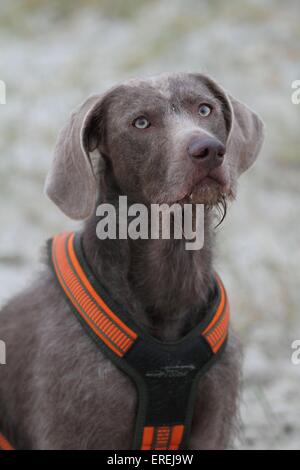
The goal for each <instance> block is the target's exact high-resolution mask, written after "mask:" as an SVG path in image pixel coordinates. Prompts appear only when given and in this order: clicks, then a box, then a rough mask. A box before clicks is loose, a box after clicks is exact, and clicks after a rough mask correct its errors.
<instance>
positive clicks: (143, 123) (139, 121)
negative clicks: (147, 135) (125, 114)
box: [132, 116, 151, 129]
mask: <svg viewBox="0 0 300 470" xmlns="http://www.w3.org/2000/svg"><path fill="white" fill-rule="evenodd" d="M132 125H133V126H134V127H136V128H137V129H147V127H150V126H151V124H150V122H149V121H148V119H147V118H145V116H139V117H138V118H136V119H135V120H134V121H133V123H132Z"/></svg>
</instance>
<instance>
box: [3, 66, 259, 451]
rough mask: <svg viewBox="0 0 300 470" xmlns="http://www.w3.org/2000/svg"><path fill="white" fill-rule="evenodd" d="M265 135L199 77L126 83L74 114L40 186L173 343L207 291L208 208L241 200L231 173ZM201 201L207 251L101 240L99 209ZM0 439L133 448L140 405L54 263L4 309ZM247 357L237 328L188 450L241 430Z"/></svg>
mask: <svg viewBox="0 0 300 470" xmlns="http://www.w3.org/2000/svg"><path fill="white" fill-rule="evenodd" d="M262 140H263V125H262V122H261V120H260V119H259V118H258V116H257V115H256V114H255V113H254V112H253V111H251V110H250V109H249V108H248V107H246V106H245V105H244V104H242V103H241V102H239V101H237V100H236V99H234V98H232V97H231V96H229V95H228V94H227V93H225V92H224V90H223V89H222V88H221V87H220V86H219V85H217V84H216V83H215V81H213V80H212V79H210V78H208V77H206V76H204V75H201V74H185V73H180V74H164V75H161V76H158V77H155V78H150V79H145V80H144V79H141V80H130V81H128V82H126V83H122V84H120V85H118V86H115V87H114V88H112V89H110V90H109V91H108V92H106V93H104V94H103V95H96V96H92V97H90V98H88V99H87V101H85V102H84V103H83V105H82V106H81V107H80V108H79V109H78V110H77V111H76V112H74V113H73V114H72V116H71V118H70V120H69V122H68V123H67V125H66V127H65V128H64V129H63V130H62V132H61V134H60V136H59V139H58V143H57V146H56V150H55V156H54V161H53V165H52V168H51V170H50V172H49V175H48V178H47V182H46V192H47V194H48V195H49V197H50V198H51V199H52V200H53V201H54V202H55V203H56V204H57V205H58V206H59V207H60V209H61V210H62V211H63V212H64V213H65V214H67V215H68V216H70V217H72V218H73V219H87V221H86V222H85V225H84V228H83V231H82V240H83V249H84V253H85V256H86V259H87V260H88V262H89V264H90V266H91V267H92V269H93V272H94V274H95V276H96V277H97V278H99V279H100V280H101V283H102V285H103V286H104V287H105V288H106V289H107V290H108V291H109V292H110V293H111V295H112V296H113V298H114V299H115V301H116V302H118V303H119V304H120V305H122V306H124V308H126V309H127V311H129V312H130V313H131V315H132V317H133V318H134V320H135V322H136V323H138V324H139V325H141V326H142V327H143V328H144V329H146V330H148V332H149V333H150V334H151V335H153V336H154V337H156V338H158V339H160V340H163V341H173V340H177V339H179V338H181V337H183V336H184V335H185V334H186V333H187V332H188V331H189V330H190V329H191V328H193V327H194V326H195V325H197V323H198V322H199V321H200V320H201V318H202V316H203V312H204V311H205V307H206V305H207V303H208V301H209V300H208V299H209V296H210V294H211V290H212V273H213V246H214V226H215V221H214V218H213V210H212V209H213V208H214V207H216V206H220V205H221V206H224V205H225V204H226V201H227V200H231V199H233V198H235V195H236V187H237V179H238V177H239V175H240V174H241V173H243V172H244V171H245V170H247V169H248V168H249V167H250V165H251V164H252V163H253V162H254V160H255V159H256V157H257V155H258V153H259V150H260V148H261V144H262ZM120 195H126V196H127V197H128V204H131V203H135V202H139V203H143V204H146V205H149V204H151V203H168V204H171V203H174V202H180V203H182V202H184V201H188V200H189V201H190V200H192V201H193V202H194V203H202V204H205V207H206V210H205V244H204V247H203V249H202V250H199V251H187V250H186V249H185V244H184V242H185V241H184V240H174V239H171V240H161V239H160V240H151V239H149V240H141V239H139V240H132V239H127V240H120V239H115V240H103V241H100V240H99V239H98V238H97V236H96V224H97V218H96V217H95V206H96V205H98V204H100V203H103V202H109V203H111V204H115V206H116V207H117V202H118V197H119V196H120ZM0 315H1V317H0V318H1V321H0V338H1V339H2V340H4V341H5V343H6V347H7V365H5V366H0V431H1V432H2V433H3V434H4V435H5V436H6V437H7V438H8V440H9V441H11V443H12V444H13V446H14V447H15V448H17V449H130V448H131V442H132V434H133V429H134V418H135V412H136V407H137V394H136V390H135V387H134V385H133V383H132V382H131V380H130V379H129V378H128V377H127V376H126V375H125V374H124V373H123V372H121V371H120V370H119V369H118V368H117V367H116V366H115V365H114V364H113V363H112V362H111V361H110V360H109V359H108V358H107V357H106V356H104V355H103V354H102V352H101V351H99V349H98V348H97V347H96V346H95V344H94V343H93V342H92V341H91V339H90V338H89V337H88V335H87V334H85V333H84V332H83V330H82V327H81V325H80V324H79V322H78V321H77V320H76V319H75V317H74V315H73V314H72V313H71V311H70V306H69V305H68V303H67V302H66V299H65V298H64V297H63V295H62V293H61V290H60V288H59V286H58V285H57V283H56V280H55V279H54V275H53V272H52V271H51V269H50V267H49V266H48V265H46V267H45V268H44V270H43V272H42V273H41V275H40V276H39V278H38V279H37V280H36V282H35V283H34V284H33V285H32V286H31V287H29V288H28V289H27V290H26V291H23V292H22V293H21V294H19V295H18V296H16V297H15V298H14V299H12V300H11V301H10V302H9V303H8V304H7V305H6V306H5V307H4V308H3V309H2V311H1V314H0ZM240 357H241V351H240V347H239V342H238V340H237V339H236V336H235V335H234V333H233V332H232V330H230V332H229V338H228V344H227V348H226V350H225V352H224V354H223V355H222V357H221V359H220V360H219V361H218V362H217V363H216V364H215V365H214V366H213V367H212V368H211V369H210V370H209V371H208V372H207V374H205V375H204V376H203V378H202V379H201V380H200V382H199V387H198V395H197V401H196V407H195V411H194V416H193V422H192V428H191V436H190V441H189V447H190V448H191V449H222V448H228V447H229V446H231V445H232V439H233V436H234V434H235V430H236V428H237V426H236V424H237V419H236V417H237V402H238V392H239V376H240Z"/></svg>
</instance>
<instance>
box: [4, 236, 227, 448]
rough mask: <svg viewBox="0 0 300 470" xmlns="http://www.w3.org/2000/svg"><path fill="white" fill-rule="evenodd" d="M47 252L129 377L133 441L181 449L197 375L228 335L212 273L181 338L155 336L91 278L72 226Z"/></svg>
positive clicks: (71, 297)
mask: <svg viewBox="0 0 300 470" xmlns="http://www.w3.org/2000/svg"><path fill="white" fill-rule="evenodd" d="M49 252H50V259H51V264H52V267H53V270H54V273H55V276H56V279H57V281H58V283H59V285H60V287H61V289H62V291H63V292H64V295H65V296H66V298H67V300H68V302H69V304H70V306H71V309H72V311H73V313H74V314H75V316H76V317H77V319H78V320H79V321H80V322H81V324H82V326H83V327H84V329H85V330H86V331H87V333H88V334H89V335H90V336H91V337H92V339H93V340H94V341H95V343H96V344H97V346H98V347H99V349H100V350H101V351H102V352H103V353H104V354H105V355H106V356H108V357H109V358H110V359H111V361H112V362H113V363H114V364H115V365H116V366H117V367H118V368H119V369H121V370H122V371H123V372H124V373H125V374H127V375H129V377H130V378H131V379H132V380H133V382H134V383H135V385H136V388H137V392H138V407H137V411H136V419H135V431H134V438H133V444H132V447H133V449H141V450H177V449H186V448H187V447H188V439H189V434H190V428H191V422H192V418H193V410H194V405H195V399H196V392H197V385H198V382H199V379H200V377H201V376H202V375H203V374H204V373H205V372H206V371H207V370H208V369H209V368H210V367H211V366H212V365H213V364H214V362H215V361H216V360H218V358H219V357H220V355H221V353H222V352H223V351H224V349H225V346H226V340H227V336H228V324H229V304H228V300H227V295H226V291H225V289H224V286H223V284H222V282H221V280H220V278H219V277H218V276H217V275H215V278H214V284H215V286H214V293H213V296H212V299H211V302H210V303H209V306H208V307H207V310H206V314H205V316H204V319H203V321H201V323H200V324H198V325H197V326H196V327H195V328H193V329H192V330H191V331H190V332H189V333H188V334H187V335H186V336H185V337H184V338H182V339H180V340H178V341H173V342H162V341H159V340H157V339H156V338H154V337H152V336H151V335H150V334H149V333H147V332H146V331H145V330H144V329H142V328H141V327H140V326H139V325H138V324H136V323H135V322H134V320H133V319H132V317H131V316H130V314H129V312H126V311H125V310H124V309H123V308H122V307H121V306H120V305H118V304H117V303H116V302H115V301H114V300H113V299H112V297H111V296H110V295H109V294H108V293H107V291H106V290H105V289H104V287H103V286H102V285H101V284H100V283H99V282H98V280H97V279H96V278H95V276H94V275H93V273H92V271H91V269H90V267H89V266H88V264H87V261H86V259H85V257H84V253H83V250H82V245H81V236H80V234H75V233H74V232H65V233H62V234H60V235H57V236H55V237H54V238H53V239H52V240H50V241H49ZM0 449H1V435H0Z"/></svg>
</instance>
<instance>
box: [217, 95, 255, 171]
mask: <svg viewBox="0 0 300 470" xmlns="http://www.w3.org/2000/svg"><path fill="white" fill-rule="evenodd" d="M227 96H228V95H227ZM228 99H229V101H230V104H231V107H232V120H231V121H232V123H231V130H230V133H229V137H228V140H227V145H226V154H227V156H228V158H229V159H230V160H231V161H232V162H236V165H237V171H238V174H239V175H240V174H241V173H243V172H244V171H246V170H247V169H248V168H249V167H250V166H251V165H252V164H253V163H254V161H255V160H256V158H257V156H258V154H259V151H260V149H261V146H262V143H263V140H264V124H263V122H262V120H261V119H260V117H259V116H258V115H257V114H256V113H255V112H254V111H252V110H251V109H250V108H248V106H246V105H245V104H243V103H241V102H240V101H238V100H237V99H235V98H233V97H232V96H228Z"/></svg>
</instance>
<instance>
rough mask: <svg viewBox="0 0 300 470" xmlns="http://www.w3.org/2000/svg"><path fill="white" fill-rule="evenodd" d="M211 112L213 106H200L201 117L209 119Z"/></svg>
mask: <svg viewBox="0 0 300 470" xmlns="http://www.w3.org/2000/svg"><path fill="white" fill-rule="evenodd" d="M211 111H212V108H211V106H209V104H200V106H199V110H198V112H199V114H200V116H202V117H207V116H209V115H210V113H211Z"/></svg>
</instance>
